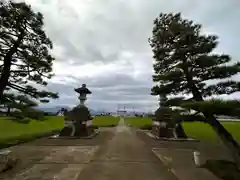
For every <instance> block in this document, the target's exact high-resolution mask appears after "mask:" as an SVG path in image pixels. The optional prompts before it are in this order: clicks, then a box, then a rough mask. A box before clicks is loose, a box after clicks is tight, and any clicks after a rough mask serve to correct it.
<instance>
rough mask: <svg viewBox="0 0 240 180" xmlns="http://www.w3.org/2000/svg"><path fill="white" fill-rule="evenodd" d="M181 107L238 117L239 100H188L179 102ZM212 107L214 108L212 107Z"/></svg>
mask: <svg viewBox="0 0 240 180" xmlns="http://www.w3.org/2000/svg"><path fill="white" fill-rule="evenodd" d="M181 107H183V108H186V109H189V110H191V109H192V110H195V111H197V112H206V113H211V114H214V115H223V114H224V115H228V116H236V117H240V101H238V100H227V101H226V100H225V101H224V100H221V99H212V100H208V101H202V102H188V103H183V104H181ZM213 107H214V108H213Z"/></svg>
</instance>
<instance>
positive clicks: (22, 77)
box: [0, 1, 58, 102]
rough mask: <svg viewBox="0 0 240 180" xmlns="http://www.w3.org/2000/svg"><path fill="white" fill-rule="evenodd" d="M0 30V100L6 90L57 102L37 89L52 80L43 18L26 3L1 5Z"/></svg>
mask: <svg viewBox="0 0 240 180" xmlns="http://www.w3.org/2000/svg"><path fill="white" fill-rule="evenodd" d="M0 26H1V28H0V70H1V74H0V100H1V101H2V100H3V93H4V91H5V90H9V89H10V90H16V91H18V92H21V93H23V94H27V95H30V96H31V97H33V98H35V99H39V100H40V101H43V102H47V101H48V99H49V98H58V95H57V93H53V92H48V91H42V90H39V87H38V88H37V87H36V85H37V84H38V85H43V86H46V85H47V82H46V80H47V79H50V78H51V77H52V76H53V74H52V65H53V61H54V58H53V57H52V56H51V55H50V53H49V49H51V48H52V42H51V41H50V39H49V38H48V37H47V36H46V34H45V32H44V30H43V15H42V14H41V13H39V12H38V13H36V12H34V11H33V10H32V9H31V7H30V6H29V5H27V4H25V3H15V2H11V1H7V2H2V1H1V2H0ZM34 84H35V85H34ZM34 86H35V87H34Z"/></svg>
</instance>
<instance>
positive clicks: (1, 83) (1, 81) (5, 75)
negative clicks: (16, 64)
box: [0, 56, 11, 102]
mask: <svg viewBox="0 0 240 180" xmlns="http://www.w3.org/2000/svg"><path fill="white" fill-rule="evenodd" d="M10 68H11V59H10V58H8V57H7V56H6V57H5V58H4V67H3V71H2V75H1V77H0V102H1V101H2V98H3V92H4V90H5V88H6V86H7V84H8V79H9V77H10Z"/></svg>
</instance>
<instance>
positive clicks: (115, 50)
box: [19, 0, 240, 111]
mask: <svg viewBox="0 0 240 180" xmlns="http://www.w3.org/2000/svg"><path fill="white" fill-rule="evenodd" d="M19 1H20V0H19ZM25 1H26V2H27V3H30V4H31V5H32V7H33V8H34V9H35V10H36V11H40V12H42V13H43V15H44V17H45V18H44V22H45V27H44V28H45V30H46V32H47V35H48V36H49V37H50V38H51V40H52V41H53V44H54V49H53V52H52V53H53V54H54V56H55V57H56V61H55V64H54V72H55V74H56V76H55V77H54V78H53V79H52V80H51V82H50V83H49V86H48V88H49V89H50V90H52V91H57V92H59V94H60V99H59V100H57V101H52V103H50V104H48V105H47V106H55V105H57V106H61V105H67V106H73V105H76V104H77V103H78V100H77V94H76V93H75V92H74V91H73V88H76V87H79V86H80V85H81V84H82V83H86V84H87V86H88V87H89V89H90V90H91V91H92V92H93V94H92V95H90V96H89V99H88V105H89V107H90V108H92V109H95V110H102V109H105V110H116V108H117V104H121V105H122V106H121V107H123V105H125V106H126V108H129V109H131V108H135V109H136V110H141V111H142V110H144V111H149V110H154V109H155V108H156V107H157V104H158V102H157V99H156V98H155V97H152V96H151V95H150V89H151V86H152V81H151V75H152V53H151V49H150V47H149V44H148V37H149V36H150V35H151V30H152V27H153V20H154V19H155V18H156V17H157V16H158V15H159V13H161V12H174V13H177V12H182V15H183V16H184V17H186V18H190V19H192V20H194V21H195V22H198V23H201V24H202V25H203V31H204V32H205V33H214V34H217V35H219V37H220V45H219V47H218V48H217V49H216V51H218V52H224V53H229V54H230V55H231V56H232V58H233V60H234V61H237V60H239V57H240V55H239V54H238V53H239V50H238V48H239V47H240V35H239V32H240V21H239V17H240V11H239V6H240V3H238V0H221V1H219V0H202V1H199V0H25ZM232 97H234V96H232ZM235 97H236V95H235Z"/></svg>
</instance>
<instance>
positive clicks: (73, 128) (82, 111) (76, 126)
mask: <svg viewBox="0 0 240 180" xmlns="http://www.w3.org/2000/svg"><path fill="white" fill-rule="evenodd" d="M74 91H75V92H77V93H78V94H79V97H78V99H79V100H80V104H79V105H77V106H76V107H74V108H73V109H72V110H71V111H69V112H66V113H65V115H64V121H65V123H64V124H65V127H64V128H63V129H62V131H61V132H60V134H59V136H75V137H78V136H88V135H89V134H91V133H92V132H93V129H92V128H91V125H92V119H93V118H92V116H91V114H90V111H89V109H88V108H87V107H86V106H85V104H84V102H85V101H86V100H87V94H91V93H92V92H91V91H90V90H89V89H88V88H87V87H86V84H82V87H80V88H77V89H74Z"/></svg>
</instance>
